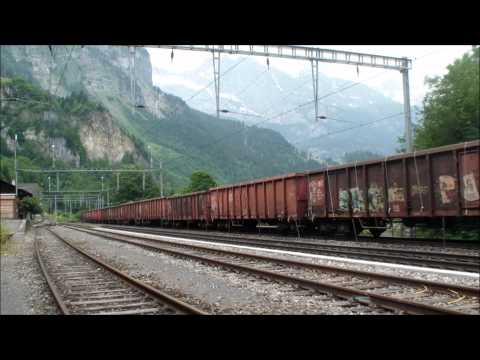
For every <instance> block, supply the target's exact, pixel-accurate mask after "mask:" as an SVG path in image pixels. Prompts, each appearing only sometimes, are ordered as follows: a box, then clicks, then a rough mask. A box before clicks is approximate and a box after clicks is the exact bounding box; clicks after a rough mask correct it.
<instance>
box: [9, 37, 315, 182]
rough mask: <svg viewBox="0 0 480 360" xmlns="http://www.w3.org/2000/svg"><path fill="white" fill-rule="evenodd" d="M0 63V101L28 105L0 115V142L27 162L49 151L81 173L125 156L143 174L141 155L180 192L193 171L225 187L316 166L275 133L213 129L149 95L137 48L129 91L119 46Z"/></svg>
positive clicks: (172, 100)
mask: <svg viewBox="0 0 480 360" xmlns="http://www.w3.org/2000/svg"><path fill="white" fill-rule="evenodd" d="M0 55H1V64H2V67H1V74H0V76H1V78H2V91H3V94H2V96H3V97H6V98H7V97H9V96H11V94H9V93H8V92H9V91H14V92H16V95H15V96H16V97H19V98H20V100H25V99H22V97H24V98H26V99H27V100H28V101H30V102H26V103H25V104H27V105H28V106H27V105H25V104H24V105H23V107H18V106H19V105H18V104H19V103H18V102H16V105H15V106H16V107H15V108H12V109H10V110H12V111H11V112H10V114H16V115H15V116H14V115H11V116H10V117H8V118H7V116H3V117H2V130H4V131H2V142H3V143H4V144H5V146H7V147H8V149H7V150H9V151H10V150H11V147H12V138H13V134H14V133H15V132H20V137H21V139H22V141H23V143H22V144H20V145H22V146H23V147H24V148H28V147H32V146H33V147H34V148H35V150H32V151H30V152H29V154H32V153H35V152H37V153H43V154H44V156H43V158H44V159H46V158H48V157H49V155H48V149H49V147H50V145H51V144H56V149H57V156H59V160H62V161H64V162H65V166H80V167H88V166H91V165H92V163H93V162H94V161H97V162H98V161H100V160H101V161H105V162H106V164H107V165H109V166H115V164H117V163H119V162H121V161H122V160H123V159H124V158H129V159H133V161H134V162H135V163H137V164H140V165H141V166H143V167H147V166H148V160H149V155H150V150H151V153H152V157H153V163H154V167H156V168H158V167H159V162H160V161H162V162H163V165H164V169H165V173H166V176H165V177H164V178H165V181H166V183H167V185H166V186H167V188H170V189H178V188H179V187H184V186H185V185H186V184H187V182H188V177H189V176H190V174H191V173H192V172H193V171H195V170H205V171H207V172H209V173H211V174H212V175H213V176H214V178H215V179H216V180H217V182H218V183H227V182H233V181H241V180H248V179H253V178H258V177H263V176H271V175H277V174H281V173H287V172H292V171H302V170H306V169H311V168H316V167H318V166H319V164H318V163H317V162H315V161H311V160H306V159H305V158H304V157H303V156H302V155H301V154H300V153H299V152H298V151H297V149H295V148H294V147H293V146H292V145H291V144H289V143H288V142H287V141H286V140H285V139H284V138H283V137H282V136H281V135H280V134H279V133H278V132H275V131H273V130H271V129H264V128H258V127H255V126H245V124H243V123H242V122H240V121H237V120H229V119H222V120H220V121H219V120H218V119H217V118H216V117H213V116H210V115H208V114H205V113H202V112H201V111H198V110H195V109H192V108H190V107H189V106H187V104H185V102H184V101H183V100H181V99H180V98H179V97H177V96H173V95H170V94H168V93H167V92H166V91H165V90H164V89H160V88H158V87H154V86H153V84H152V66H151V62H150V58H149V54H148V52H147V51H146V50H145V49H141V48H139V49H137V50H136V51H135V79H136V86H135V88H133V87H132V86H131V77H130V70H131V69H132V67H131V66H129V49H128V48H127V47H119V46H83V47H80V46H52V47H51V49H50V48H49V47H48V46H1V52H0ZM18 79H23V80H24V82H21V81H19V80H18ZM9 82H10V84H9ZM12 84H13V85H12ZM133 92H135V100H133V98H132V93H133ZM38 99H41V101H43V102H46V103H53V104H55V105H48V106H47V105H43V107H42V105H41V104H39V103H36V105H35V104H34V102H32V100H33V101H38ZM41 101H40V102H41ZM20 102H21V101H20ZM68 103H71V104H70V105H68ZM3 106H7V107H8V106H10V107H12V106H14V105H12V104H7V105H4V104H3V102H2V107H3ZM35 106H36V110H35V111H33V109H35ZM82 108H85V109H88V111H87V110H85V112H83V113H82V111H79V109H80V110H81V109H82ZM18 116H20V117H21V118H22V119H23V120H22V121H21V122H17V120H16V119H17V117H18ZM19 124H21V125H19ZM34 144H35V145H34ZM22 146H21V147H20V150H22V149H23V148H22ZM35 146H36V147H35ZM149 149H150V150H149ZM4 153H5V151H4V149H3V148H2V155H4Z"/></svg>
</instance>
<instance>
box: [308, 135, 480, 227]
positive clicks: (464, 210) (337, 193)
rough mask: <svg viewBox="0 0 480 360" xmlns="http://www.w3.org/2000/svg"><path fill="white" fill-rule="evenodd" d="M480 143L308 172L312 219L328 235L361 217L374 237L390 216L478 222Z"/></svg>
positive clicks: (415, 220) (406, 220)
mask: <svg viewBox="0 0 480 360" xmlns="http://www.w3.org/2000/svg"><path fill="white" fill-rule="evenodd" d="M479 144H480V142H479V141H478V140H476V141H471V142H466V143H462V144H456V145H449V146H443V147H438V148H433V149H428V150H422V151H417V152H414V153H408V154H401V155H395V156H389V157H386V158H385V159H382V160H377V161H365V162H359V163H354V164H349V165H343V166H335V167H330V168H326V169H322V170H321V171H311V172H308V173H306V176H307V179H308V180H307V182H308V198H309V202H308V211H307V216H308V218H309V219H310V220H311V221H312V222H313V223H318V224H319V226H320V227H322V228H323V230H325V231H335V230H338V228H336V227H338V226H340V227H345V228H348V227H349V223H351V224H353V223H354V222H351V219H356V221H357V223H358V224H359V225H360V227H363V228H371V232H372V233H374V234H375V235H378V234H379V233H381V232H382V228H383V227H384V225H385V224H384V222H385V219H388V218H401V219H403V221H404V223H405V224H406V225H409V226H410V225H414V224H415V223H419V222H422V221H424V220H425V219H437V220H438V219H442V218H447V220H451V219H453V218H472V219H473V218H475V217H476V218H478V217H479V216H480V209H479V205H480V198H479V189H480V186H479V161H480V158H479ZM326 218H328V219H330V220H335V221H333V222H332V221H330V222H329V221H325V219H326ZM342 220H347V221H342ZM443 220H445V219H443ZM335 224H336V225H335ZM352 226H353V225H352Z"/></svg>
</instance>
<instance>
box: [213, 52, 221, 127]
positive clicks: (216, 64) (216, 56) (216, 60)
mask: <svg viewBox="0 0 480 360" xmlns="http://www.w3.org/2000/svg"><path fill="white" fill-rule="evenodd" d="M212 55H213V80H214V82H215V100H216V105H217V119H220V53H219V52H215V51H212Z"/></svg>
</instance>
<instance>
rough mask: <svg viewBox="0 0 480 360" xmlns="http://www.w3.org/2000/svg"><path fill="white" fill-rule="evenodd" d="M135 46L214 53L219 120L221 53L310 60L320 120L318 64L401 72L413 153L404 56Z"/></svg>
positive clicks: (282, 47)
mask: <svg viewBox="0 0 480 360" xmlns="http://www.w3.org/2000/svg"><path fill="white" fill-rule="evenodd" d="M131 46H135V47H151V48H164V49H172V53H173V50H175V49H176V50H190V51H207V52H211V53H212V54H213V72H214V82H215V99H216V108H217V117H220V110H219V109H220V54H222V53H224V54H235V55H247V56H265V57H267V58H270V57H279V58H285V59H295V60H308V61H310V62H311V66H312V81H313V93H314V102H315V120H317V117H318V63H319V62H327V63H335V64H346V65H354V66H357V67H358V66H368V67H375V68H383V69H390V70H398V71H400V72H401V74H402V78H403V82H402V83H403V100H404V112H405V139H406V144H407V151H408V152H411V151H413V143H412V125H411V114H410V111H411V110H410V91H409V81H408V70H409V69H411V67H412V61H411V60H410V59H408V58H405V57H401V58H400V57H394V56H383V55H374V54H366V53H359V52H352V51H341V50H331V49H322V48H315V47H307V46H295V45H131Z"/></svg>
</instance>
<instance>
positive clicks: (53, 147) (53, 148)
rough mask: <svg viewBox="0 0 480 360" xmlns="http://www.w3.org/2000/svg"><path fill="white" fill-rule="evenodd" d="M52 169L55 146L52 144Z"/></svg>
mask: <svg viewBox="0 0 480 360" xmlns="http://www.w3.org/2000/svg"><path fill="white" fill-rule="evenodd" d="M52 168H54V169H55V144H52Z"/></svg>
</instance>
